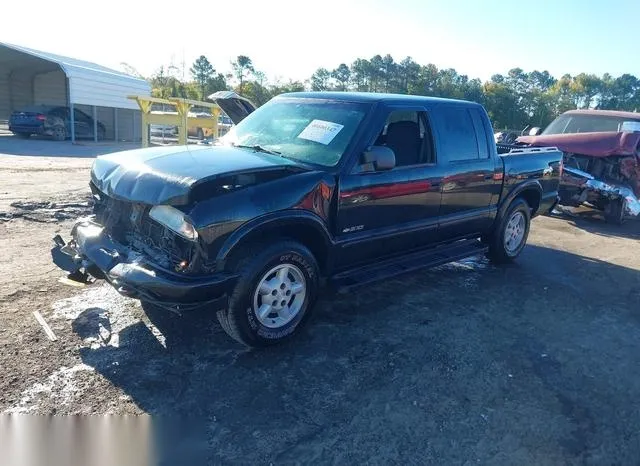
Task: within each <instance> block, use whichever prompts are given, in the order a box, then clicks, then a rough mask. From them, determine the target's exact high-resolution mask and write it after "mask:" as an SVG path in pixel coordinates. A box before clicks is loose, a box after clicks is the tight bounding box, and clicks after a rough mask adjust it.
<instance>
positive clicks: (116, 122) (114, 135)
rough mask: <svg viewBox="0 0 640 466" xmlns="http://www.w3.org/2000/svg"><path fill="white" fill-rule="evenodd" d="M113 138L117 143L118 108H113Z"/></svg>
mask: <svg viewBox="0 0 640 466" xmlns="http://www.w3.org/2000/svg"><path fill="white" fill-rule="evenodd" d="M113 138H114V141H116V142H118V108H117V107H114V108H113Z"/></svg>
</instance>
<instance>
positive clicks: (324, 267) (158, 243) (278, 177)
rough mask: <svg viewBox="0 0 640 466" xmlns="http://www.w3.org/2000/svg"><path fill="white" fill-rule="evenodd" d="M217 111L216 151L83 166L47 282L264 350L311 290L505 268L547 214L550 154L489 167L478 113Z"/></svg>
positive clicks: (299, 314)
mask: <svg viewBox="0 0 640 466" xmlns="http://www.w3.org/2000/svg"><path fill="white" fill-rule="evenodd" d="M213 99H215V100H216V101H217V103H218V104H219V105H220V106H221V107H222V108H223V110H224V111H225V112H226V113H227V114H228V115H229V116H230V117H231V119H232V120H234V122H235V123H237V124H236V126H234V127H233V128H232V129H231V131H230V132H229V133H227V134H226V135H225V136H224V137H222V138H220V139H219V140H217V141H215V143H214V144H212V145H211V146H206V145H199V146H189V147H185V146H183V147H156V148H147V149H136V150H131V151H126V152H121V153H115V154H110V155H105V156H101V157H98V158H97V159H96V160H95V162H94V165H93V168H92V171H91V182H90V186H91V190H92V192H93V197H94V200H95V207H94V210H95V212H94V215H92V216H91V217H89V218H84V219H80V220H78V222H77V223H76V224H75V226H74V227H73V230H72V239H71V240H70V241H69V242H68V243H65V241H64V240H63V239H62V238H60V237H59V236H58V237H56V238H55V239H54V240H55V243H56V245H55V247H54V248H53V250H52V255H53V260H54V262H55V263H56V264H57V265H58V266H59V267H60V268H62V269H64V270H66V271H68V272H69V273H70V274H71V276H72V277H76V278H79V279H82V277H86V276H87V275H91V276H93V277H95V278H97V279H106V280H107V281H108V282H109V283H110V284H111V285H113V286H114V287H115V288H116V289H117V290H118V292H120V293H121V294H123V295H125V296H130V297H133V298H137V299H140V300H142V301H143V302H144V301H146V302H149V303H152V304H155V305H157V306H160V307H162V308H165V309H169V310H173V311H178V312H180V313H181V312H185V311H188V310H191V309H195V308H205V309H210V310H211V311H212V312H216V313H217V317H218V319H219V321H220V323H221V324H222V326H223V327H224V329H225V330H226V331H227V333H228V334H229V335H230V336H232V337H233V338H235V339H237V340H238V341H240V342H242V343H244V344H246V345H248V346H263V345H268V344H273V343H276V342H280V341H282V340H283V339H286V338H288V337H290V336H291V335H293V334H294V333H295V332H296V330H297V329H299V328H300V327H301V324H302V323H303V321H305V320H306V319H307V318H308V316H309V314H310V311H311V309H312V307H313V305H314V302H315V301H316V298H317V296H318V292H319V289H320V287H321V285H324V286H327V287H328V288H334V289H336V288H340V289H342V290H345V291H347V292H349V291H350V290H354V288H355V286H356V285H362V284H365V283H369V282H372V281H374V280H383V279H386V278H388V277H391V276H394V275H397V274H399V273H403V272H407V271H412V270H417V269H419V268H423V267H428V266H435V265H440V264H443V263H447V262H451V261H455V260H459V259H461V258H464V257H468V256H473V255H478V254H483V253H485V254H487V255H488V256H489V257H490V258H491V259H492V260H494V261H496V262H506V261H511V260H513V259H514V258H516V257H517V256H518V255H519V254H520V252H521V251H522V249H523V248H524V247H525V244H526V241H527V237H528V233H529V226H530V220H531V218H533V217H535V216H536V215H539V214H543V213H547V212H549V211H550V210H551V209H552V208H553V207H554V206H555V204H556V202H557V200H558V187H559V180H560V177H561V172H562V163H561V159H562V154H561V152H559V151H558V150H557V149H555V148H531V149H526V150H515V151H513V152H511V153H509V154H504V155H498V153H497V150H496V145H495V142H494V139H493V133H492V129H491V123H490V121H489V118H488V116H487V113H486V111H485V109H484V108H483V107H482V106H480V105H478V104H476V103H472V102H467V101H457V100H447V99H437V98H428V97H417V96H406V95H390V94H367V93H341V92H323V93H289V94H282V95H280V96H278V97H276V98H273V99H272V100H271V101H269V102H268V103H267V104H265V105H263V106H262V107H260V108H258V109H254V107H253V106H252V105H251V104H250V102H248V101H246V100H244V99H243V98H241V97H240V96H237V95H236V94H233V93H228V92H227V93H222V94H221V95H218V96H214V97H213Z"/></svg>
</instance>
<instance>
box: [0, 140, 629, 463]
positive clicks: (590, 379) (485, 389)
mask: <svg viewBox="0 0 640 466" xmlns="http://www.w3.org/2000/svg"><path fill="white" fill-rule="evenodd" d="M1 152H2V147H1V146H0V153H1ZM90 163H91V159H90V158H73V157H70V158H67V157H56V158H49V157H23V156H1V155H0V241H2V244H3V245H4V246H3V248H2V251H3V254H2V260H1V261H0V367H2V371H1V372H0V412H4V413H37V414H81V413H82V414H104V413H113V414H141V413H150V414H154V415H161V416H165V417H166V418H171V419H184V418H185V417H188V418H189V419H191V420H190V421H189V422H188V423H187V424H172V425H173V427H174V429H178V427H177V426H179V428H180V429H184V430H181V433H182V435H181V436H180V437H179V438H181V439H183V441H181V442H179V441H178V440H177V439H172V441H171V445H172V446H173V448H172V451H174V452H176V451H178V452H179V454H180V455H181V456H180V458H181V460H182V461H184V462H186V463H187V464H194V463H193V462H192V461H196V459H197V458H200V459H202V458H208V459H209V460H210V461H211V462H213V463H214V464H220V463H222V464H238V463H239V464H253V465H255V464H270V463H272V464H291V463H307V464H308V463H312V462H313V463H321V464H324V463H338V464H362V463H368V464H426V463H436V464H471V463H473V464H476V463H480V464H607V465H612V464H620V465H627V464H638V458H640V427H639V426H640V401H638V396H637V395H638V393H640V364H638V357H637V355H638V354H640V317H639V316H640V314H639V311H640V254H639V253H640V241H639V240H640V224H639V223H638V222H630V223H629V224H627V225H625V226H623V227H622V228H612V227H608V226H606V225H605V224H604V223H603V222H602V221H601V220H600V219H598V218H590V217H589V216H588V213H578V214H574V213H571V214H564V215H558V216H554V217H542V218H537V219H535V220H534V221H533V224H532V231H531V236H530V241H529V245H528V247H527V248H526V249H525V251H524V252H523V254H522V256H521V259H520V260H519V261H518V263H517V264H515V265H512V266H508V267H494V266H492V265H490V264H488V263H487V262H486V261H485V260H484V259H483V258H474V259H469V260H465V261H461V262H457V263H454V264H449V265H446V266H443V267H439V268H438V269H434V270H429V271H424V272H419V273H414V274H411V275H406V276H403V277H400V278H397V279H394V280H390V281H388V282H385V283H382V284H378V285H374V286H369V287H366V288H362V289H360V290H359V291H358V292H357V293H356V294H354V295H352V296H344V295H327V296H325V297H323V298H322V299H321V300H320V302H319V303H318V306H317V308H316V309H315V314H314V316H313V317H312V319H311V320H310V321H309V325H308V326H306V327H305V329H304V330H303V331H302V333H301V335H300V336H299V338H296V339H295V340H294V341H291V342H290V343H287V344H285V345H283V346H280V347H277V348H271V349H269V350H264V351H249V350H246V349H244V348H242V347H239V346H238V345H237V344H236V343H234V342H233V341H232V340H230V339H229V338H228V337H227V336H226V334H224V333H223V331H222V330H221V329H220V328H219V326H218V324H217V321H216V319H215V318H214V317H213V316H212V315H209V314H207V313H206V312H199V313H196V314H194V315H191V316H188V317H183V318H180V317H177V316H174V315H172V314H167V313H165V312H163V311H160V310H157V309H153V308H147V309H143V308H142V307H141V306H140V305H139V303H138V302H137V301H134V300H130V299H126V298H123V297H120V296H119V295H118V294H117V293H115V292H114V291H113V290H112V289H111V288H109V287H107V286H104V285H103V284H100V283H96V284H93V285H89V286H87V287H83V288H78V287H74V286H69V285H66V284H64V283H61V282H60V281H59V279H60V278H61V276H62V274H61V273H60V272H59V271H57V270H56V269H55V268H54V267H53V264H52V263H51V261H50V256H49V249H50V247H51V237H52V236H53V235H54V234H56V233H61V234H63V236H66V235H67V234H68V230H69V227H70V225H71V219H73V218H75V217H76V216H77V215H81V214H83V213H85V212H86V211H87V210H88V187H87V182H88V174H89V166H90ZM34 311H39V312H40V313H41V314H42V316H43V317H44V318H45V320H46V321H47V322H48V323H49V325H50V326H51V328H52V329H53V331H54V332H55V335H56V336H57V340H56V341H50V340H49V339H47V337H46V335H45V333H44V332H43V330H42V328H41V327H40V325H39V324H38V323H37V321H36V320H35V318H34V316H33V315H32V313H33V312H34ZM161 416H159V418H160V417H161ZM176 422H177V421H176ZM181 447H184V449H183V450H181ZM159 448H161V449H162V445H160V446H159ZM189 455H191V456H189ZM178 463H180V461H177V460H175V458H174V461H173V462H171V461H169V463H168V464H178ZM180 464H182V463H180Z"/></svg>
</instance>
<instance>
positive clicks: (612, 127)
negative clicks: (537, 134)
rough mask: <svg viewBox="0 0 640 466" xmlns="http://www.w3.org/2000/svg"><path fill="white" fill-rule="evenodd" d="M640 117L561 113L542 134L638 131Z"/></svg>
mask: <svg viewBox="0 0 640 466" xmlns="http://www.w3.org/2000/svg"><path fill="white" fill-rule="evenodd" d="M638 127H640V118H638V119H637V120H632V119H629V118H623V117H614V116H605V115H575V114H569V115H560V116H559V117H558V118H556V119H555V120H553V121H552V122H551V124H550V125H549V126H547V128H546V129H545V130H544V131H543V132H542V134H566V133H597V132H602V131H615V132H618V131H638V130H639V129H638Z"/></svg>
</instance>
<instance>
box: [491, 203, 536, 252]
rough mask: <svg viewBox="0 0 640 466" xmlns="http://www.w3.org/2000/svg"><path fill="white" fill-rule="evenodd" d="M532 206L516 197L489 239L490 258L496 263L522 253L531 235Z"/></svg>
mask: <svg viewBox="0 0 640 466" xmlns="http://www.w3.org/2000/svg"><path fill="white" fill-rule="evenodd" d="M530 223H531V208H530V207H529V204H527V202H526V201H525V200H524V199H522V198H517V199H515V200H514V201H513V202H512V203H511V205H510V206H509V208H508V209H507V212H506V213H505V215H504V217H502V219H501V220H500V223H499V225H498V227H497V228H496V230H495V231H494V232H493V234H492V236H491V238H490V239H489V253H488V256H489V259H491V260H492V261H493V262H496V263H508V262H512V261H513V260H514V259H515V258H516V257H518V256H519V255H520V253H521V252H522V250H523V249H524V247H525V245H526V244H527V238H528V237H529V225H530Z"/></svg>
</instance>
